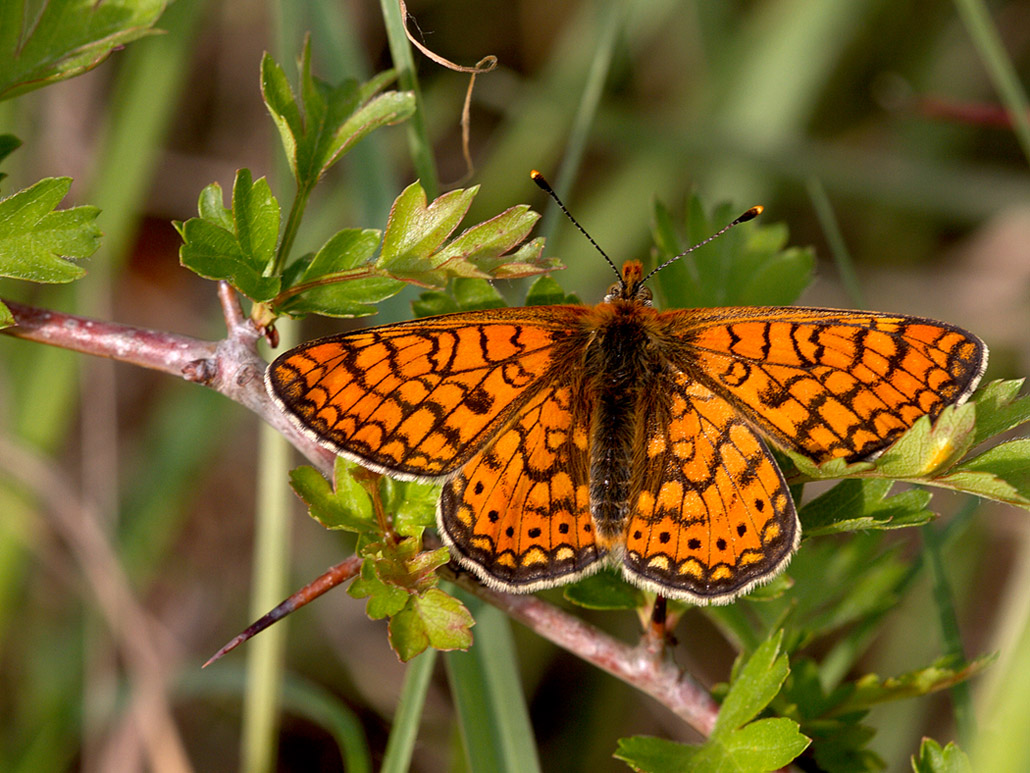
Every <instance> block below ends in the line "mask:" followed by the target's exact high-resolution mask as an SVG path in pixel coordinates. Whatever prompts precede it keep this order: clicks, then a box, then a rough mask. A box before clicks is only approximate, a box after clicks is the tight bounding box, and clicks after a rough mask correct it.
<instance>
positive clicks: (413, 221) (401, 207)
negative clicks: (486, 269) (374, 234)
mask: <svg viewBox="0 0 1030 773" xmlns="http://www.w3.org/2000/svg"><path fill="white" fill-rule="evenodd" d="M478 192H479V186H474V187H472V188H467V189H461V188H459V189H457V190H453V191H450V192H448V193H445V194H443V195H442V196H440V197H439V198H437V199H436V200H434V201H433V203H432V204H427V201H426V192H425V191H424V190H423V189H422V186H421V185H419V183H418V182H417V181H416V182H413V183H412V184H411V185H409V186H408V187H407V188H405V189H404V190H403V191H402V192H401V195H400V196H398V197H397V199H396V200H395V201H394V203H393V206H392V207H391V208H390V216H389V219H388V220H387V223H386V234H385V236H384V237H383V250H382V253H381V254H380V256H379V261H378V266H379V267H381V268H387V269H389V270H390V271H391V272H393V273H394V274H395V275H409V274H421V273H427V272H429V271H431V270H432V269H433V268H435V265H434V264H433V263H432V262H430V260H429V258H430V256H432V255H433V253H435V252H436V251H437V250H439V249H440V247H441V246H442V245H443V243H444V241H445V240H446V239H447V237H448V236H450V235H451V234H452V233H454V230H455V229H456V228H457V227H458V225H459V224H460V223H461V221H462V220H463V219H464V217H465V214H466V213H467V212H468V209H469V207H470V206H471V205H472V200H473V199H474V198H475V197H476V194H477V193H478ZM482 278H486V277H485V275H484V276H483V277H482Z"/></svg>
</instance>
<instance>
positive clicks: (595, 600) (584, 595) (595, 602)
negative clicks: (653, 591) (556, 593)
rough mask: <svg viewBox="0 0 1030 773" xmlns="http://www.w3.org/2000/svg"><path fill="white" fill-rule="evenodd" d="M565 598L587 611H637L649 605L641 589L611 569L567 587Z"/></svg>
mask: <svg viewBox="0 0 1030 773" xmlns="http://www.w3.org/2000/svg"><path fill="white" fill-rule="evenodd" d="M564 595H565V598H566V599H568V600H569V601H571V602H572V603H573V604H576V605H577V606H581V607H585V608H587V609H637V608H639V607H642V606H643V605H644V604H646V603H647V596H646V595H645V594H644V592H643V591H642V590H640V588H638V587H636V586H635V585H630V584H629V583H628V582H626V581H625V580H623V579H622V577H621V576H619V575H618V574H616V573H615V572H614V571H611V570H609V569H602V570H601V571H600V572H598V573H597V574H593V575H591V576H590V577H587V578H585V579H583V580H580V581H579V582H574V583H572V584H571V585H566V586H565V590H564Z"/></svg>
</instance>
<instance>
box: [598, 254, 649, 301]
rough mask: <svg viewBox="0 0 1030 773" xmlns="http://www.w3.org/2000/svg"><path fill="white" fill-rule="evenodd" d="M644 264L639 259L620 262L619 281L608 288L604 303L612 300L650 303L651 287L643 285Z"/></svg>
mask: <svg viewBox="0 0 1030 773" xmlns="http://www.w3.org/2000/svg"><path fill="white" fill-rule="evenodd" d="M644 279H645V277H644V265H643V264H642V263H641V262H640V261H639V260H627V261H626V262H625V263H623V264H622V273H621V274H620V276H619V281H618V282H616V283H615V284H613V285H612V286H611V287H609V288H608V292H607V293H606V294H605V296H604V301H605V303H611V302H613V301H634V302H635V303H642V304H644V305H646V306H650V305H651V298H652V295H651V288H649V287H645V286H644Z"/></svg>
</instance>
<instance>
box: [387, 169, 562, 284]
mask: <svg viewBox="0 0 1030 773" xmlns="http://www.w3.org/2000/svg"><path fill="white" fill-rule="evenodd" d="M478 190H479V188H478V187H473V188H468V189H458V190H453V191H450V192H449V193H445V194H443V195H442V196H440V197H439V198H437V199H435V200H434V201H433V202H432V203H427V201H426V193H425V191H424V190H423V189H422V186H421V185H419V183H418V182H414V183H412V184H411V185H409V186H408V187H407V188H405V189H404V191H403V192H402V193H401V195H400V196H398V197H397V199H396V201H394V204H393V207H392V208H391V210H390V217H389V220H388V222H387V225H386V233H385V235H384V236H383V248H382V251H381V252H380V255H379V260H378V261H377V262H376V267H377V268H380V269H381V270H383V271H384V272H386V273H388V274H389V275H390V276H393V277H396V278H398V279H403V280H405V281H408V282H412V283H415V284H421V285H424V286H430V287H442V286H444V284H446V282H447V280H448V279H450V278H453V277H464V278H473V279H513V278H517V277H523V276H531V275H533V274H539V273H542V272H544V271H550V270H551V269H554V268H558V267H560V264H559V263H558V261H556V260H554V259H553V258H542V257H541V255H542V253H543V248H544V245H543V240H541V239H534V240H533V241H531V242H528V243H526V244H523V245H522V246H521V247H519V248H518V249H515V247H516V246H517V245H518V244H519V243H520V242H521V241H522V240H523V239H524V238H525V237H526V235H527V234H528V233H529V230H530V229H531V228H532V226H533V223H535V222H536V220H537V218H538V217H539V215H537V214H536V213H535V212H531V211H530V210H529V208H528V207H526V206H524V205H520V206H517V207H512V208H510V209H508V210H506V211H505V212H502V213H501V214H500V215H497V216H496V217H494V218H491V219H490V220H487V221H486V222H484V223H479V224H477V225H474V226H471V227H470V228H468V229H467V230H466V231H464V232H463V233H462V234H461V235H460V236H458V237H457V238H455V239H454V240H453V241H451V242H447V238H448V237H449V236H450V235H451V234H452V233H454V231H455V229H456V228H457V227H458V225H459V224H460V223H461V221H462V219H463V218H464V217H465V214H466V213H467V212H468V208H469V206H470V205H471V204H472V200H473V198H475V196H476V193H477V192H478ZM513 249H514V252H512V251H511V250H513Z"/></svg>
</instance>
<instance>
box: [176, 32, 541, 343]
mask: <svg viewBox="0 0 1030 773" xmlns="http://www.w3.org/2000/svg"><path fill="white" fill-rule="evenodd" d="M299 73H300V75H299V77H300V89H299V95H300V96H299V98H298V96H297V94H295V93H294V91H293V89H292V88H291V87H290V84H289V82H288V80H287V78H286V74H285V73H284V71H283V70H282V68H281V67H280V66H279V65H278V64H277V63H276V62H275V61H274V60H273V59H272V58H271V57H269V56H267V55H266V56H265V58H264V60H263V61H262V65H261V84H262V94H263V96H264V99H265V104H266V106H267V107H268V110H269V113H270V114H271V116H272V119H273V121H274V122H275V125H276V127H277V128H278V130H279V136H280V139H281V140H282V146H283V150H284V152H285V154H286V158H287V160H288V162H289V166H290V170H291V172H292V174H293V176H294V179H295V182H296V184H297V192H296V195H295V197H294V199H293V202H292V204H291V205H290V207H289V211H288V213H287V214H286V216H285V219H284V217H283V207H281V206H280V203H279V200H278V199H277V198H276V197H275V195H274V194H273V193H272V190H271V188H270V186H269V185H268V183H267V181H266V180H265V179H264V178H261V179H258V180H256V181H255V180H253V179H252V176H251V173H250V172H249V170H246V169H243V170H240V171H239V172H238V173H237V176H236V181H235V183H234V185H233V195H232V203H231V206H230V207H228V208H227V207H225V205H224V200H223V194H222V191H221V188H220V187H219V186H218V184H217V183H213V184H212V185H209V186H208V187H207V188H205V189H204V191H203V193H202V194H201V196H200V202H199V205H198V214H199V216H198V217H196V218H192V219H190V220H187V221H186V222H185V223H177V224H176V227H177V228H178V230H179V233H180V235H181V236H182V240H183V245H182V247H181V249H180V260H181V262H182V264H183V265H184V266H186V267H187V268H189V269H190V270H192V271H194V272H196V273H198V274H200V275H201V276H204V277H207V278H209V279H218V280H224V281H226V282H229V283H230V284H231V285H232V286H233V287H235V288H236V289H237V290H239V291H240V292H241V293H242V294H243V295H245V296H247V297H248V298H250V299H251V300H253V301H255V304H256V305H255V309H254V312H253V316H254V318H255V320H256V321H257V322H259V323H260V324H268V323H270V322H272V321H274V319H275V318H276V317H278V316H281V315H284V314H288V315H290V316H302V315H305V314H322V315H326V316H333V317H358V316H364V315H368V314H374V313H375V310H376V304H378V303H380V302H381V301H383V300H385V299H386V298H389V297H391V296H393V295H395V294H396V293H398V292H400V290H401V288H403V287H404V285H405V284H406V283H410V284H415V285H419V286H422V287H427V288H443V287H445V286H446V285H447V283H448V282H449V281H451V280H460V279H484V280H485V279H512V278H518V277H523V276H530V275H533V274H539V273H542V272H544V271H548V270H550V269H553V268H556V267H557V266H558V264H557V262H556V261H555V260H553V259H546V258H543V257H542V254H543V241H542V240H540V239H535V240H531V241H528V242H527V241H526V238H527V237H528V235H529V232H530V231H531V230H532V228H533V225H534V224H535V223H536V221H537V219H538V218H539V215H537V214H536V213H535V212H532V211H531V210H530V209H529V207H527V206H525V205H520V206H515V207H511V208H509V209H507V210H505V211H504V212H502V213H501V214H499V215H497V216H495V217H493V218H491V219H489V220H487V221H485V222H483V223H479V224H476V225H473V226H470V227H467V228H465V230H463V231H462V232H461V233H459V234H457V235H455V232H456V231H457V229H458V226H459V225H460V224H461V222H462V220H463V219H464V218H465V215H466V214H467V213H468V210H469V207H470V206H471V204H472V201H473V199H474V198H475V196H476V193H477V192H478V188H477V187H473V188H468V189H457V190H453V191H450V192H448V193H445V194H443V195H441V196H439V197H438V198H437V199H435V200H434V201H432V202H430V201H427V197H426V193H425V190H424V189H423V188H422V186H421V185H420V184H419V183H418V182H417V181H416V182H414V183H412V184H410V185H409V186H408V187H407V188H405V190H404V191H403V192H402V193H401V194H400V196H398V197H397V199H396V200H395V201H394V204H393V206H392V208H391V210H390V215H389V218H388V220H387V223H386V226H385V228H384V229H382V230H380V229H374V228H348V229H344V230H342V231H340V232H338V233H336V234H334V235H333V236H332V237H330V238H329V239H328V240H326V242H325V243H324V244H323V245H322V246H321V247H320V248H319V249H318V250H317V251H315V252H312V253H307V254H304V255H300V256H296V257H293V256H292V255H291V254H290V251H291V247H292V245H293V240H294V237H295V235H296V232H297V227H298V225H299V222H300V218H301V216H302V215H303V212H304V208H305V206H306V202H307V199H308V196H309V195H310V193H311V191H312V189H313V188H314V186H315V185H316V184H317V183H318V181H319V180H320V179H321V178H322V177H323V175H324V174H325V173H326V172H327V171H328V170H329V169H330V167H332V165H333V164H335V163H336V162H337V161H339V160H340V158H341V157H342V156H343V155H344V154H345V153H347V152H348V151H349V150H350V149H351V148H353V147H354V146H355V145H356V144H357V143H358V142H359V141H360V140H361V139H362V138H364V137H365V136H367V135H368V134H369V133H370V132H371V131H373V130H374V129H377V128H379V127H381V126H386V125H388V124H393V123H396V122H398V121H403V120H405V119H406V118H408V117H409V116H410V115H411V114H412V111H413V110H414V104H415V103H414V96H413V95H412V94H410V93H408V92H397V91H383V89H384V88H385V87H386V86H388V85H389V84H390V83H391V82H392V81H393V79H394V74H393V72H392V71H391V72H384V73H381V74H379V75H377V76H375V77H374V78H372V79H371V80H369V81H367V82H366V83H363V84H359V83H357V82H356V81H353V80H345V81H344V82H342V83H340V84H338V85H335V86H333V85H330V84H327V83H325V82H323V81H321V80H319V79H318V78H316V77H315V76H314V75H313V74H312V71H311V51H310V46H309V45H307V44H306V45H305V47H304V53H303V55H302V57H301V60H300V63H299Z"/></svg>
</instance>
